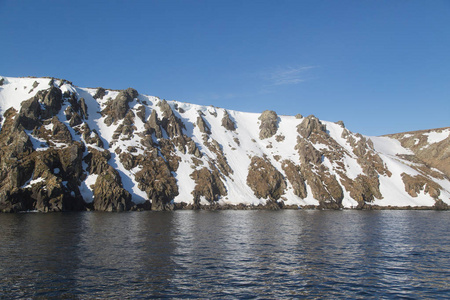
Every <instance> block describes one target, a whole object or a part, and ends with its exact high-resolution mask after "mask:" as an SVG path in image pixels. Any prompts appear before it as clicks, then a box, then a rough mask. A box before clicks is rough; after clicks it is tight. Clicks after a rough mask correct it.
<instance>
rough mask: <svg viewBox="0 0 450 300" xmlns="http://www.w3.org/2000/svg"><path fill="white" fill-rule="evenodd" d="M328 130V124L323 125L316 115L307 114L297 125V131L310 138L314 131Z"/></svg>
mask: <svg viewBox="0 0 450 300" xmlns="http://www.w3.org/2000/svg"><path fill="white" fill-rule="evenodd" d="M320 131H322V132H326V126H325V125H323V124H322V123H321V122H320V121H319V119H317V118H316V117H315V116H313V115H310V116H307V117H306V118H305V119H304V120H303V121H302V122H301V123H300V125H298V126H297V132H298V133H300V135H301V136H302V137H304V138H305V139H307V138H309V136H310V135H311V133H313V132H320Z"/></svg>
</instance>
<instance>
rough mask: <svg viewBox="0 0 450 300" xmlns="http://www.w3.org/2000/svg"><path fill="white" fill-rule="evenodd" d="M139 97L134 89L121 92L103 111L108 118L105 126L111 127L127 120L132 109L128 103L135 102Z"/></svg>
mask: <svg viewBox="0 0 450 300" xmlns="http://www.w3.org/2000/svg"><path fill="white" fill-rule="evenodd" d="M138 95H139V93H138V92H137V91H136V90H135V89H133V88H128V89H126V90H122V91H120V92H119V94H118V95H117V97H116V98H115V99H114V100H112V101H110V102H109V103H108V105H107V106H106V108H105V109H104V110H103V111H102V114H103V115H106V116H107V118H105V124H107V125H108V126H109V125H111V124H112V123H116V122H117V121H118V120H122V119H123V118H125V116H126V115H127V113H128V111H129V109H130V106H129V104H128V103H129V102H131V101H133V99H134V98H136V97H137V96H138Z"/></svg>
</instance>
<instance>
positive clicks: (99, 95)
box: [93, 87, 106, 99]
mask: <svg viewBox="0 0 450 300" xmlns="http://www.w3.org/2000/svg"><path fill="white" fill-rule="evenodd" d="M105 95H106V90H105V89H104V88H102V87H99V88H98V89H97V91H96V92H95V95H94V96H93V97H94V99H103V97H105Z"/></svg>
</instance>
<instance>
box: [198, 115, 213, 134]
mask: <svg viewBox="0 0 450 300" xmlns="http://www.w3.org/2000/svg"><path fill="white" fill-rule="evenodd" d="M197 126H198V128H199V129H200V132H202V133H206V134H211V129H210V128H209V126H208V125H206V122H205V120H204V119H203V118H202V116H200V115H199V116H198V117H197Z"/></svg>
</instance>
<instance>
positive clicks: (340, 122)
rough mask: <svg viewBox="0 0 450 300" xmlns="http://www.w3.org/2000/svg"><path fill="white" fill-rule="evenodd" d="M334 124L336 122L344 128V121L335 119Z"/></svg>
mask: <svg viewBox="0 0 450 300" xmlns="http://www.w3.org/2000/svg"><path fill="white" fill-rule="evenodd" d="M336 124H338V125H339V126H341V127H342V128H345V125H344V121H337V122H336Z"/></svg>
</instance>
